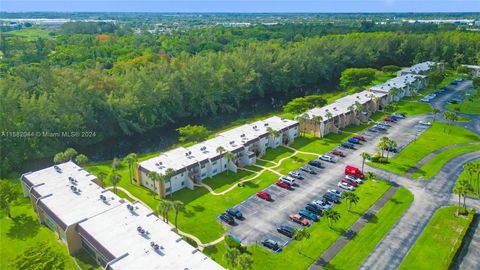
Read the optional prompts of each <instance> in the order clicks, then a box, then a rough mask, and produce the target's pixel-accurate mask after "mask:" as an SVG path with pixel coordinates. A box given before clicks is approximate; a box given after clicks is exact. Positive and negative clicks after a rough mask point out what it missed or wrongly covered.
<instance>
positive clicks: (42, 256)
mask: <svg viewBox="0 0 480 270" xmlns="http://www.w3.org/2000/svg"><path fill="white" fill-rule="evenodd" d="M67 260H68V258H67V256H65V255H64V253H63V252H61V250H60V249H59V248H57V247H56V246H52V245H51V244H49V243H48V242H45V241H40V242H35V243H34V244H33V245H31V246H29V247H27V248H25V249H24V251H23V252H22V253H19V254H17V256H16V257H15V258H14V260H13V261H12V265H11V266H12V269H31V270H51V269H65V262H66V261H67Z"/></svg>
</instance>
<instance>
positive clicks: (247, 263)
mask: <svg viewBox="0 0 480 270" xmlns="http://www.w3.org/2000/svg"><path fill="white" fill-rule="evenodd" d="M237 264H238V266H240V268H241V269H242V270H247V269H251V268H252V265H253V257H252V255H250V254H248V253H243V254H242V255H240V256H238V263H237Z"/></svg>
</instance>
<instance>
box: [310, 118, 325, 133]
mask: <svg viewBox="0 0 480 270" xmlns="http://www.w3.org/2000/svg"><path fill="white" fill-rule="evenodd" d="M312 121H313V135H315V130H316V128H317V124H318V136H320V123H321V122H322V121H323V117H321V116H320V115H314V116H313V117H312Z"/></svg>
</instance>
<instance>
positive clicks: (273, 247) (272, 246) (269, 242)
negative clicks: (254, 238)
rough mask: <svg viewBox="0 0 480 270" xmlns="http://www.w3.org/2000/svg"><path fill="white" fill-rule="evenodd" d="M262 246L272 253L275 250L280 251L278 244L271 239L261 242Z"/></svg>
mask: <svg viewBox="0 0 480 270" xmlns="http://www.w3.org/2000/svg"><path fill="white" fill-rule="evenodd" d="M262 245H263V246H264V247H266V248H269V249H271V250H273V251H277V250H279V249H280V246H279V245H278V243H277V242H275V241H274V240H272V239H264V240H263V241H262Z"/></svg>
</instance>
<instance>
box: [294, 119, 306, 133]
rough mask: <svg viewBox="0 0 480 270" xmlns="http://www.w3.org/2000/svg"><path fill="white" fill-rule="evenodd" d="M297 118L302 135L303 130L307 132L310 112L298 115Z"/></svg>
mask: <svg viewBox="0 0 480 270" xmlns="http://www.w3.org/2000/svg"><path fill="white" fill-rule="evenodd" d="M295 119H296V120H297V121H298V123H300V135H302V131H303V133H305V129H306V128H305V122H306V121H307V119H308V114H301V115H298V116H297V117H296V118H295Z"/></svg>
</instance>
